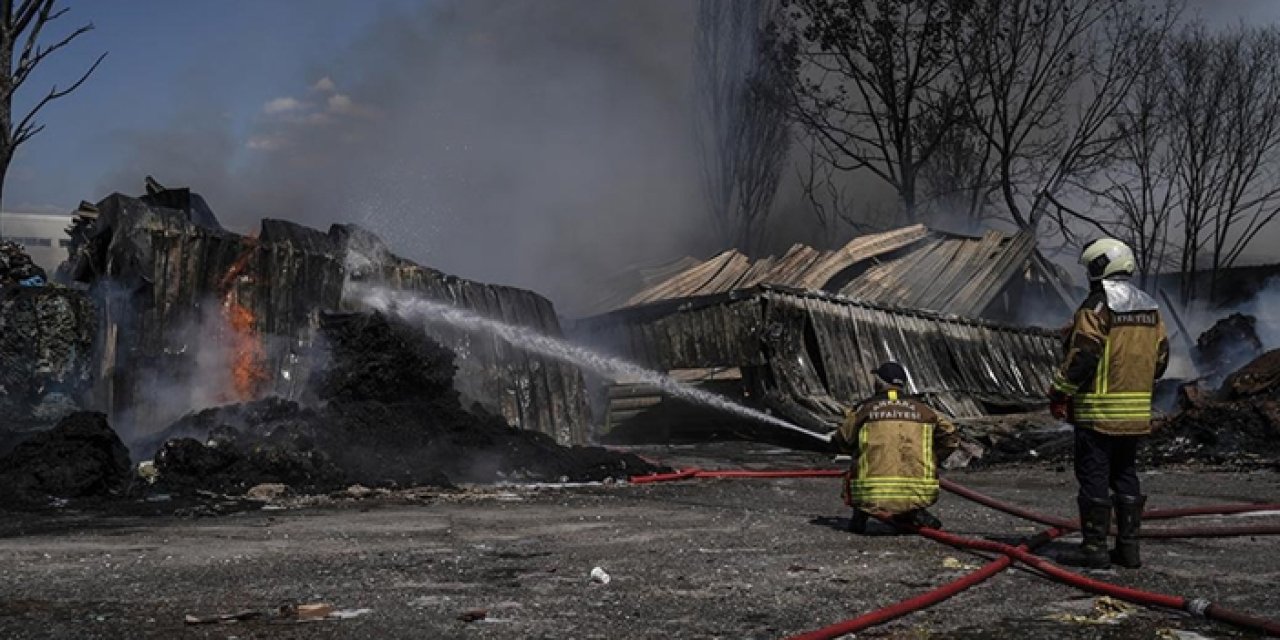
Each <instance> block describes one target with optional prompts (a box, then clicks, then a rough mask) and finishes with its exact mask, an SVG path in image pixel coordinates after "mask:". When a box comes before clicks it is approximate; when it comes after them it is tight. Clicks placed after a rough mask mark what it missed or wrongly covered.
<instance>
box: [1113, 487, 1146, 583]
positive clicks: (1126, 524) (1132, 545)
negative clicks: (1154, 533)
mask: <svg viewBox="0 0 1280 640" xmlns="http://www.w3.org/2000/svg"><path fill="white" fill-rule="evenodd" d="M1111 499H1112V502H1113V503H1114V504H1115V507H1116V548H1115V549H1112V550H1111V561H1112V562H1114V563H1116V564H1118V565H1120V566H1122V567H1124V568H1126V569H1137V568H1138V567H1141V566H1142V556H1141V555H1139V553H1138V529H1140V528H1141V527H1142V508H1143V507H1144V506H1146V504H1147V497H1146V496H1125V495H1115V496H1112V497H1111Z"/></svg>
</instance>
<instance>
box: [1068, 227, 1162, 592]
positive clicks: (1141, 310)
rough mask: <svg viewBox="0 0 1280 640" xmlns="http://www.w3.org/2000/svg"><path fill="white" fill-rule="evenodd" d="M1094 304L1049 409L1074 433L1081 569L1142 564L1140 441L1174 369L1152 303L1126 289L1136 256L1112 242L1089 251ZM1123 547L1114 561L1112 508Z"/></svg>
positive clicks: (1073, 340) (1085, 312)
mask: <svg viewBox="0 0 1280 640" xmlns="http://www.w3.org/2000/svg"><path fill="white" fill-rule="evenodd" d="M1080 262H1081V264H1083V265H1085V267H1086V268H1087V269H1088V271H1089V297H1087V298H1085V301H1084V303H1083V304H1081V305H1080V309H1079V310H1078V311H1076V314H1075V321H1074V324H1073V325H1072V327H1071V332H1070V334H1069V335H1068V336H1067V339H1066V343H1065V345H1064V347H1065V349H1066V358H1065V359H1064V360H1063V362H1062V366H1061V367H1059V368H1058V371H1057V373H1056V374H1055V375H1054V378H1053V388H1052V389H1051V390H1050V392H1049V409H1050V411H1051V412H1052V413H1053V415H1054V417H1056V418H1058V419H1060V420H1066V421H1068V422H1070V423H1071V424H1072V425H1074V426H1075V471H1076V480H1077V481H1078V482H1079V483H1080V494H1079V496H1078V497H1077V503H1078V505H1079V507H1080V530H1081V534H1082V535H1083V537H1084V539H1083V541H1082V542H1081V543H1080V549H1079V552H1078V554H1077V555H1076V557H1073V558H1069V559H1068V560H1070V561H1072V562H1073V563H1074V564H1079V565H1082V566H1086V567H1091V568H1099V569H1101V568H1106V567H1108V566H1110V565H1111V563H1112V562H1114V563H1116V564H1119V565H1121V566H1124V567H1129V568H1137V567H1140V566H1142V562H1141V559H1140V557H1139V555H1138V528H1139V526H1140V524H1141V516H1142V507H1143V505H1144V504H1145V503H1146V496H1143V495H1142V493H1141V491H1140V489H1139V486H1138V472H1137V469H1136V460H1135V458H1136V455H1137V449H1138V441H1139V437H1140V436H1144V435H1147V434H1149V433H1151V390H1152V388H1153V387H1154V386H1155V380H1156V379H1157V378H1159V377H1160V376H1161V375H1164V370H1165V367H1166V366H1167V365H1168V363H1169V342H1168V339H1167V338H1166V336H1165V330H1164V321H1163V320H1161V318H1160V310H1159V308H1158V306H1157V305H1156V302H1155V300H1153V299H1152V298H1151V296H1149V295H1147V294H1146V293H1143V292H1142V290H1140V289H1138V288H1137V287H1135V286H1134V285H1133V284H1131V283H1130V282H1129V277H1130V276H1131V275H1132V274H1133V269H1134V259H1133V252H1132V251H1131V250H1130V249H1129V247H1128V246H1126V245H1125V244H1124V243H1123V242H1120V241H1119V240H1114V239H1111V238H1102V239H1100V240H1094V241H1093V242H1090V243H1089V244H1087V245H1085V247H1084V251H1083V252H1081V254H1080ZM1113 505H1114V507H1115V512H1116V548H1115V549H1114V550H1113V551H1112V552H1111V553H1110V554H1108V553H1107V533H1108V530H1109V529H1110V526H1111V510H1112V507H1113Z"/></svg>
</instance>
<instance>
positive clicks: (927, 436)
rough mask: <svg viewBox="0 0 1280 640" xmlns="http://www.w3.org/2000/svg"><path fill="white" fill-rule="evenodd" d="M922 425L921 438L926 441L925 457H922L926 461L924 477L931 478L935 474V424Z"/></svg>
mask: <svg viewBox="0 0 1280 640" xmlns="http://www.w3.org/2000/svg"><path fill="white" fill-rule="evenodd" d="M920 427H921V429H920V438H921V439H922V440H923V442H924V457H923V458H921V461H923V462H924V477H926V478H929V479H932V478H933V475H934V469H933V425H931V424H922V425H920Z"/></svg>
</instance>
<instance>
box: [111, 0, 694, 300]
mask: <svg viewBox="0 0 1280 640" xmlns="http://www.w3.org/2000/svg"><path fill="white" fill-rule="evenodd" d="M694 14H695V11H694V6H693V3H689V2H679V1H675V0H657V1H648V2H630V1H626V0H589V1H574V0H553V1H550V2H528V1H517V0H511V1H505V2H464V1H460V0H459V1H453V2H443V3H432V5H431V6H430V7H420V8H417V9H413V10H406V11H389V12H388V13H387V14H386V15H384V16H383V17H382V18H381V19H380V20H378V21H377V22H376V23H375V24H374V25H373V26H372V27H371V28H370V30H369V31H368V32H367V33H365V34H364V35H363V37H361V38H359V39H358V40H357V41H356V43H355V44H353V45H352V46H351V47H350V48H348V49H347V50H340V51H337V52H335V53H333V54H331V55H328V57H324V58H322V59H318V60H316V61H315V63H314V69H315V72H314V74H313V75H311V76H310V77H306V78H298V80H297V83H296V84H295V85H294V86H291V87H281V89H280V93H279V95H277V96H274V97H272V98H271V99H269V100H267V101H265V102H264V104H263V105H262V109H261V113H260V115H259V116H258V119H257V121H256V123H255V124H254V126H253V130H252V131H251V132H249V133H248V135H244V136H240V137H239V138H243V139H239V138H237V140H238V142H237V144H240V145H242V146H241V148H238V149H235V150H233V152H228V150H227V149H226V148H225V146H224V143H225V140H226V139H227V138H228V135H229V133H228V132H229V129H228V128H229V127H230V124H229V123H226V122H221V121H219V119H218V118H216V117H209V116H210V114H209V113H207V112H208V111H209V109H207V108H205V109H202V108H200V107H198V106H194V105H193V106H189V107H187V108H186V110H187V111H189V112H190V113H186V112H183V113H179V114H177V115H176V117H175V119H174V122H173V124H172V125H171V126H167V127H160V128H158V129H157V130H155V131H147V132H135V133H134V135H133V136H132V141H131V144H130V146H131V147H132V151H131V152H130V153H128V154H126V155H127V157H126V159H127V160H128V164H127V165H126V166H125V167H123V168H121V169H120V170H117V171H115V172H113V173H112V174H111V175H110V176H109V177H108V178H107V182H108V184H107V185H105V186H106V187H107V188H109V189H116V190H121V191H126V192H134V191H137V190H138V188H137V184H138V181H139V180H140V178H141V176H142V175H144V174H147V173H152V174H154V175H155V176H156V177H157V178H158V179H159V180H160V181H161V182H165V183H170V184H174V185H177V184H184V183H185V184H189V185H190V186H191V187H193V188H194V189H196V190H197V191H200V192H202V193H203V194H204V195H205V196H206V198H207V199H208V200H209V202H210V203H211V205H212V206H213V207H214V209H215V211H217V212H218V214H219V216H220V217H221V218H222V219H223V222H224V224H227V225H228V226H229V227H230V228H233V229H237V230H241V231H247V230H250V229H251V228H252V226H253V224H254V222H255V221H256V220H257V219H259V218H261V217H268V216H269V217H280V218H287V219H291V220H295V221H298V222H302V223H304V224H309V225H313V226H319V227H322V228H323V227H325V226H327V225H328V224H330V223H333V222H356V223H358V224H362V225H364V226H367V227H368V228H370V229H371V230H373V231H375V232H376V233H378V234H379V235H381V236H383V237H384V238H385V239H386V240H387V241H388V242H389V243H390V244H391V245H392V248H393V249H394V250H395V251H397V252H398V253H400V254H402V255H404V256H406V257H409V258H412V259H415V260H418V261H420V262H422V263H424V264H427V265H430V266H432V267H435V268H439V269H442V270H444V271H447V272H451V273H456V274H458V275H461V276H464V277H468V278H473V279H477V280H483V281H490V282H499V283H507V284H513V285H517V286H522V287H528V288H533V289H536V290H538V291H540V292H542V293H544V294H547V295H549V296H550V297H551V298H552V299H553V300H555V301H556V302H557V303H559V305H560V307H561V309H562V311H564V312H567V313H573V312H574V311H575V310H577V309H581V308H582V307H583V306H584V305H586V304H588V303H589V302H591V299H592V298H593V297H594V295H596V294H595V293H590V292H589V289H590V287H591V285H592V284H593V283H595V282H597V281H598V280H599V279H601V277H602V276H606V275H610V274H612V273H615V272H618V271H621V270H623V269H624V268H626V267H629V266H632V265H652V264H654V263H658V262H661V261H664V260H670V259H675V258H678V257H681V256H683V255H687V254H694V255H702V254H704V253H706V252H708V251H710V250H711V247H710V246H709V245H707V244H706V240H705V239H706V238H707V237H708V233H707V231H706V227H707V226H708V222H707V217H706V214H705V207H704V206H703V202H704V200H703V199H702V197H701V193H700V191H699V183H698V171H699V169H698V165H697V155H696V149H695V145H694V143H693V139H692V135H691V132H692V116H693V106H692V68H693V65H692V59H691V58H692V33H693V24H694V19H695V15H694ZM201 111H204V112H205V113H201ZM192 115H197V116H200V119H199V120H194V119H193V118H191V117H190V116H192ZM193 122H197V123H199V124H195V125H193V124H191V123H193ZM583 291H587V293H580V292H583Z"/></svg>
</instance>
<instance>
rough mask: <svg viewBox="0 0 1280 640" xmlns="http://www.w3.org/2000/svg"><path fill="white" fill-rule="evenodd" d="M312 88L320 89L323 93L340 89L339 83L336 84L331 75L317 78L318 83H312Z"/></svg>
mask: <svg viewBox="0 0 1280 640" xmlns="http://www.w3.org/2000/svg"><path fill="white" fill-rule="evenodd" d="M311 90H312V91H319V92H321V93H333V92H334V91H337V90H338V85H336V84H334V83H333V80H332V79H330V78H329V76H325V77H323V78H320V79H319V80H316V83H315V84H313V85H311Z"/></svg>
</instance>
